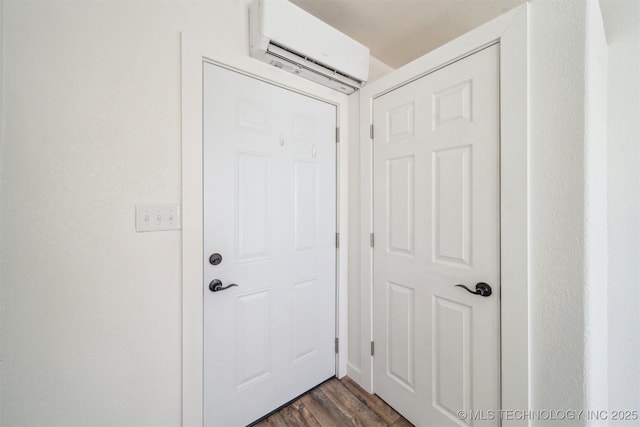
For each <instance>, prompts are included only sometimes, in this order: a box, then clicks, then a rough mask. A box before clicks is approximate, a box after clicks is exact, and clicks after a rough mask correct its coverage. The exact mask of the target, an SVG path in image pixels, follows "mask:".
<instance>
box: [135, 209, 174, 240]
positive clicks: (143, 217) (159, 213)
mask: <svg viewBox="0 0 640 427" xmlns="http://www.w3.org/2000/svg"><path fill="white" fill-rule="evenodd" d="M164 230H180V205H178V204H162V205H136V231H137V232H138V233H140V232H143V231H164Z"/></svg>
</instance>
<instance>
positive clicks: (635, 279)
mask: <svg viewBox="0 0 640 427" xmlns="http://www.w3.org/2000/svg"><path fill="white" fill-rule="evenodd" d="M600 6H601V8H602V13H603V18H604V24H605V31H606V34H607V42H608V45H609V55H608V63H609V73H608V106H607V107H608V161H609V170H608V213H609V218H608V220H609V221H608V235H609V241H608V246H609V274H608V281H609V294H608V305H609V347H608V349H609V355H608V357H609V366H608V372H609V406H610V407H611V409H625V408H637V407H638V406H639V404H640V334H639V333H638V331H639V330H640V311H639V310H638V307H639V306H640V286H639V285H640V143H639V141H640V82H639V81H638V76H640V2H638V1H637V0H600Z"/></svg>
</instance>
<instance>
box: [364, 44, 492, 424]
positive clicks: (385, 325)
mask: <svg viewBox="0 0 640 427" xmlns="http://www.w3.org/2000/svg"><path fill="white" fill-rule="evenodd" d="M498 61H499V59H498V47H497V45H494V46H491V47H488V48H486V49H484V50H482V51H480V52H477V53H475V54H473V55H471V56H469V57H466V58H464V59H462V60H460V61H457V62H455V63H453V64H451V65H449V66H447V67H445V68H443V69H440V70H438V71H435V72H433V73H431V74H429V75H427V76H424V77H422V78H420V79H418V80H416V81H414V82H412V83H410V84H407V85H405V86H402V87H400V88H398V89H395V90H393V91H391V92H389V93H387V94H385V95H383V96H381V97H379V98H377V99H375V100H374V104H373V120H374V129H375V135H374V141H373V143H374V169H373V170H374V232H375V237H376V241H375V247H374V251H373V252H374V255H373V277H374V340H375V356H374V390H375V392H376V393H377V394H378V395H380V396H381V397H382V398H383V399H384V400H386V401H387V402H388V403H389V404H391V405H392V406H393V407H395V408H396V409H397V410H398V411H399V412H401V413H402V414H403V415H404V416H405V417H406V418H408V419H409V420H410V421H412V422H413V423H414V424H416V425H417V426H455V425H460V426H465V425H498V423H499V421H497V420H484V421H472V420H471V416H468V417H467V418H466V419H464V418H465V417H464V416H460V415H459V413H458V411H465V413H464V414H465V415H469V412H468V411H471V410H496V409H498V408H499V393H500V390H499V384H500V370H499V366H500V360H499V354H500V353H499V351H500V338H499V330H500V328H499V324H500V319H499V307H500V304H499V301H500V274H499V272H500V253H499V250H500V246H499V238H500V229H499V227H500V218H499V207H500V199H499V194H500V192H499V122H498V120H499V114H498V113H499V80H498ZM478 282H486V283H488V284H489V285H490V286H491V287H492V288H493V294H492V295H490V296H488V297H483V296H479V295H474V294H471V293H469V292H467V291H466V290H464V289H463V288H461V287H456V286H455V285H457V284H463V285H466V286H467V287H469V288H470V289H471V290H474V291H475V287H476V284H477V283H478ZM487 418H488V417H487Z"/></svg>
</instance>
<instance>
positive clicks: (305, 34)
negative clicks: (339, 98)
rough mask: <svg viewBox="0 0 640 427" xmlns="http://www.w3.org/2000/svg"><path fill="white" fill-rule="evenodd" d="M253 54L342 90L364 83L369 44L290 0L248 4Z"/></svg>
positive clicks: (262, 0)
mask: <svg viewBox="0 0 640 427" xmlns="http://www.w3.org/2000/svg"><path fill="white" fill-rule="evenodd" d="M249 11H250V28H251V45H250V50H251V55H252V56H253V57H254V58H257V59H260V60H262V61H264V62H267V63H268V64H271V65H274V66H276V67H278V68H281V69H283V70H285V71H288V72H291V73H294V74H297V75H299V76H301V77H304V78H306V79H309V80H312V81H314V82H316V83H319V84H322V85H324V86H328V87H330V88H332V89H334V90H337V91H340V92H343V93H347V94H350V93H353V92H355V91H356V90H358V89H359V88H360V87H362V86H363V85H364V83H365V82H366V79H367V77H368V72H369V49H367V48H366V47H365V46H363V45H361V44H360V43H358V42H356V41H355V40H352V39H351V38H349V37H348V36H346V35H345V34H343V33H340V32H339V31H338V30H336V29H334V28H332V27H330V26H329V25H327V24H326V23H324V22H322V21H320V20H319V19H317V18H316V17H314V16H312V15H310V14H308V13H307V12H305V11H304V10H302V9H300V8H298V7H297V6H295V5H293V4H292V3H289V2H288V1H286V0H257V1H256V2H255V3H254V4H253V5H252V6H251V8H250V9H249Z"/></svg>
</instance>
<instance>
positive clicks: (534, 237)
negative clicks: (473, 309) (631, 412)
mask: <svg viewBox="0 0 640 427" xmlns="http://www.w3.org/2000/svg"><path fill="white" fill-rule="evenodd" d="M530 24H531V28H530V31H531V33H530V34H531V38H530V40H531V49H530V64H531V65H530V66H531V69H530V76H531V80H530V107H531V109H530V138H531V139H530V166H531V171H530V182H531V188H530V201H531V203H530V215H531V223H530V233H531V242H532V243H531V257H530V262H531V272H532V274H531V282H530V304H531V311H530V322H531V326H530V327H531V337H530V340H531V346H530V349H531V365H530V375H531V399H530V400H531V405H532V407H533V408H535V409H565V410H566V409H589V408H593V409H606V382H607V379H606V378H607V376H606V375H607V374H606V364H607V354H606V350H605V349H606V345H607V337H606V326H607V308H606V292H607V288H606V281H607V280H606V279H607V277H606V275H607V250H606V246H607V239H606V179H607V176H606V167H607V165H606V68H605V67H606V55H605V52H606V46H605V44H604V32H603V30H602V22H601V19H600V12H599V8H598V4H597V2H594V1H589V2H584V1H582V0H579V1H573V0H572V1H562V2H559V1H533V2H532V3H531V21H530ZM603 405H604V407H603ZM584 423H585V421H584V420H582V421H581V422H578V423H577V424H584ZM557 424H558V425H563V421H558V422H557Z"/></svg>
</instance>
